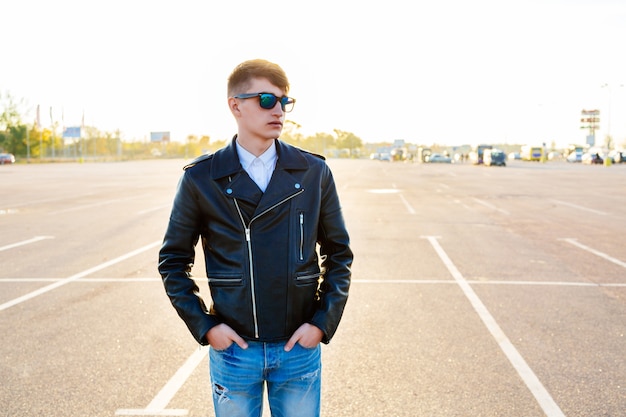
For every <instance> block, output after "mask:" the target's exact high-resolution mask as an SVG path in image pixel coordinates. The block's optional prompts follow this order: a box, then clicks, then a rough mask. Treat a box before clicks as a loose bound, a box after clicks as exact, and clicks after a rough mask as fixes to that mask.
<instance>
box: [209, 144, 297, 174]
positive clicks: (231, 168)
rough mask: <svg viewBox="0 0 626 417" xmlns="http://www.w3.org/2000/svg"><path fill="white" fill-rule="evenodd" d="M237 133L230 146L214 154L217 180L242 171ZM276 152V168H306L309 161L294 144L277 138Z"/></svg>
mask: <svg viewBox="0 0 626 417" xmlns="http://www.w3.org/2000/svg"><path fill="white" fill-rule="evenodd" d="M235 140H237V135H235V136H234V137H233V139H232V141H231V143H230V145H229V146H226V147H224V148H222V149H220V150H218V151H217V152H215V153H214V154H213V165H212V169H211V178H212V179H213V180H217V179H220V178H224V177H227V176H229V175H235V174H237V173H239V172H240V171H241V163H240V162H239V157H238V156H237V147H236V144H235ZM274 143H275V146H276V154H277V155H278V161H277V162H276V170H286V171H291V170H306V169H308V167H309V163H308V162H307V160H306V158H304V157H303V156H302V155H301V154H300V150H298V149H297V148H294V147H292V146H288V145H286V144H284V143H283V142H281V141H280V140H278V139H276V140H275V141H274Z"/></svg>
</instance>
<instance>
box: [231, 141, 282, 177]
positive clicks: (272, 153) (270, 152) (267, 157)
mask: <svg viewBox="0 0 626 417" xmlns="http://www.w3.org/2000/svg"><path fill="white" fill-rule="evenodd" d="M235 143H236V145H237V155H238V156H239V162H241V166H242V167H243V169H246V170H247V169H248V167H249V166H250V164H251V163H252V161H254V160H255V159H257V157H256V156H254V155H253V154H251V153H250V152H248V151H247V150H246V149H244V147H243V146H241V145H240V144H239V142H237V141H235ZM276 157H277V154H276V144H275V143H274V141H272V145H271V146H270V147H269V148H267V150H266V151H265V152H263V154H261V155H260V156H259V157H258V158H259V159H260V160H261V162H263V165H264V166H265V167H273V164H274V162H275V161H276Z"/></svg>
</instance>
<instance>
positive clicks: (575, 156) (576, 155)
mask: <svg viewBox="0 0 626 417" xmlns="http://www.w3.org/2000/svg"><path fill="white" fill-rule="evenodd" d="M566 161H567V162H582V161H583V153H582V152H572V153H571V154H569V155H567V158H566Z"/></svg>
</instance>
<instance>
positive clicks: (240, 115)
mask: <svg viewBox="0 0 626 417" xmlns="http://www.w3.org/2000/svg"><path fill="white" fill-rule="evenodd" d="M242 93H272V94H274V95H275V96H277V97H281V96H283V95H284V94H285V92H284V91H282V90H281V89H280V88H278V87H276V86H275V85H273V84H272V83H270V82H269V81H268V80H267V79H265V78H255V79H253V80H252V82H251V83H250V87H249V88H248V89H247V90H246V91H244V92H242ZM230 100H235V101H234V102H233V101H231V102H230V105H231V110H232V111H233V114H234V115H235V117H236V118H237V123H238V125H239V135H240V136H246V137H248V138H257V139H265V140H270V139H276V138H278V137H279V136H280V133H281V132H282V130H283V123H284V121H285V112H284V111H283V109H282V108H281V106H280V100H279V101H277V102H276V105H275V106H274V107H273V108H271V109H264V108H262V107H261V106H260V105H259V98H258V97H253V98H248V99H233V98H231V99H230ZM233 105H234V106H236V109H233Z"/></svg>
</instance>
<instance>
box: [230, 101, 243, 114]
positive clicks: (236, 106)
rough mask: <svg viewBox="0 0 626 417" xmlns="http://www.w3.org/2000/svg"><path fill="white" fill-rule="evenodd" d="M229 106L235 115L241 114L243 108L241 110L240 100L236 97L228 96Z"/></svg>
mask: <svg viewBox="0 0 626 417" xmlns="http://www.w3.org/2000/svg"><path fill="white" fill-rule="evenodd" d="M228 108H229V109H230V112H231V113H232V114H233V116H235V117H237V116H240V115H241V110H239V100H237V99H236V98H234V97H229V98H228Z"/></svg>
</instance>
